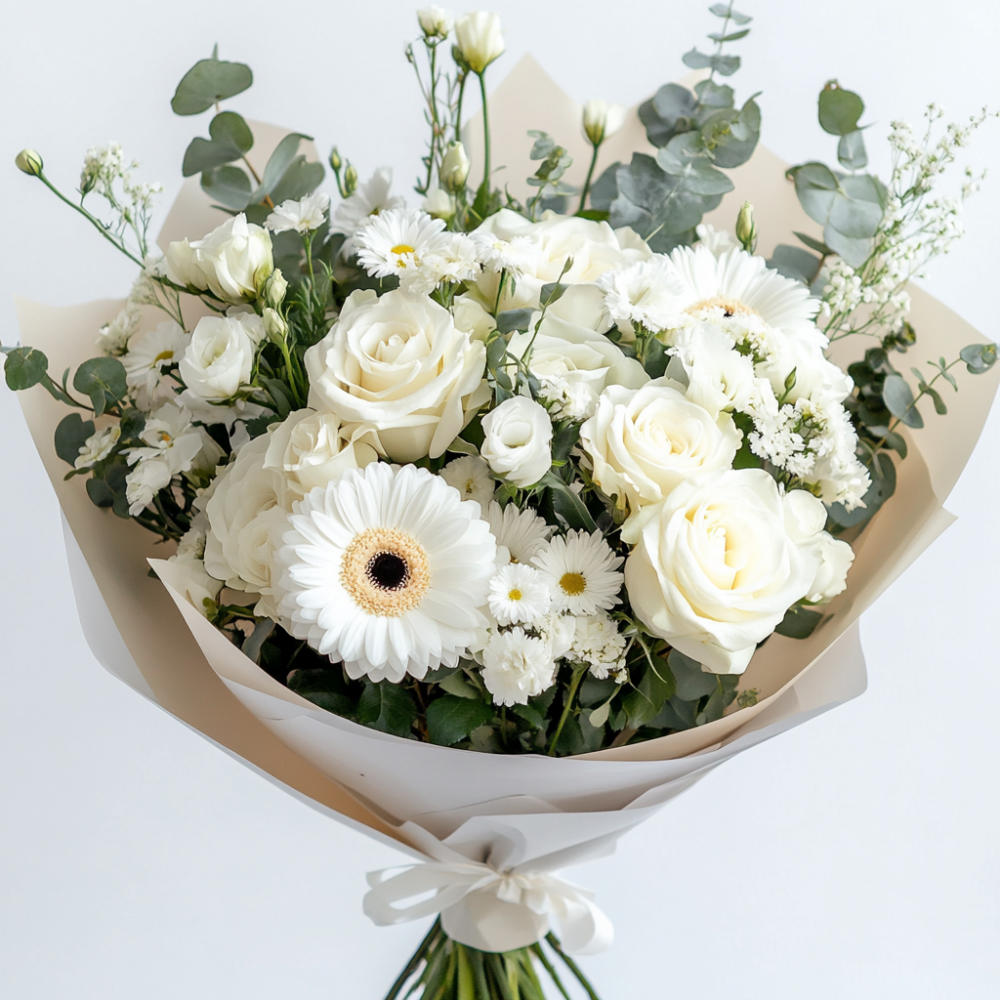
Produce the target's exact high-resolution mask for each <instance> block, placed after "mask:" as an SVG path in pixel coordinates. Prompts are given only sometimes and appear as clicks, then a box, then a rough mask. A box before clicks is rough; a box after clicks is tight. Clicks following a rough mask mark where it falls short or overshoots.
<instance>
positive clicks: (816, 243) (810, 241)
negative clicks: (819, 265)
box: [792, 232, 833, 257]
mask: <svg viewBox="0 0 1000 1000" xmlns="http://www.w3.org/2000/svg"><path fill="white" fill-rule="evenodd" d="M792 235H793V236H797V237H798V238H799V239H800V240H801V241H802V242H803V243H805V245H806V246H807V247H809V249H810V250H815V251H816V253H818V254H820V256H822V257H832V256H833V251H832V250H831V249H830V248H829V247H828V246H827V245H826V244H825V243H824V242H823V241H822V240H817V239H814V238H813V237H812V236H809V235H807V234H806V233H799V232H795V233H792Z"/></svg>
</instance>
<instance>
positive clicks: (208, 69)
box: [170, 55, 253, 115]
mask: <svg viewBox="0 0 1000 1000" xmlns="http://www.w3.org/2000/svg"><path fill="white" fill-rule="evenodd" d="M252 83H253V73H252V72H251V71H250V67H249V66H246V65H244V64H243V63H232V62H224V61H222V60H221V59H216V58H215V56H214V55H213V57H212V58H211V59H200V60H199V61H198V62H196V63H195V64H194V66H192V67H191V69H189V70H188V71H187V72H186V73H185V74H184V77H183V78H182V80H181V82H180V83H179V84H177V90H176V92H175V93H174V96H173V99H172V100H171V102H170V107H171V108H173V109H174V113H175V114H178V115H200V114H201V113H202V111H207V110H208V109H209V108H210V107H211V106H212V105H213V104H218V103H219V101H224V100H225V99H226V98H227V97H235V96H236V95H237V94H241V93H243V91H244V90H246V89H247V88H248V87H249V86H250V85H251V84H252Z"/></svg>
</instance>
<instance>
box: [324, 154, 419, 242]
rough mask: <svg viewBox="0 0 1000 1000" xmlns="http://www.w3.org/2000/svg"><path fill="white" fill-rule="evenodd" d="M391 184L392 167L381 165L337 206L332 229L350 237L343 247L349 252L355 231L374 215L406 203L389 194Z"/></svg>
mask: <svg viewBox="0 0 1000 1000" xmlns="http://www.w3.org/2000/svg"><path fill="white" fill-rule="evenodd" d="M391 188H392V167H379V168H378V169H377V170H376V171H375V173H374V174H372V176H371V178H370V179H369V180H367V181H365V182H364V184H362V185H361V186H360V187H359V188H358V189H357V191H355V192H354V194H352V195H351V196H350V197H349V198H345V199H344V200H343V201H342V202H341V203H340V204H339V205H338V206H337V207H336V209H335V210H334V212H333V216H332V217H331V219H330V231H331V232H334V233H343V234H344V235H345V236H347V237H348V239H347V241H346V242H345V243H344V247H343V250H342V251H341V252H342V253H343V254H344V255H345V256H347V255H348V254H350V252H351V251H352V250H353V249H354V239H353V237H354V234H355V233H356V232H357V231H358V230H359V229H360V228H361V227H362V226H365V225H367V224H368V222H369V220H370V217H371V216H373V215H379V214H381V213H382V212H388V211H390V210H391V209H395V208H403V207H404V206H405V204H406V202H405V201H404V200H403V198H401V197H400V196H399V195H390V194H389V191H390V189H391Z"/></svg>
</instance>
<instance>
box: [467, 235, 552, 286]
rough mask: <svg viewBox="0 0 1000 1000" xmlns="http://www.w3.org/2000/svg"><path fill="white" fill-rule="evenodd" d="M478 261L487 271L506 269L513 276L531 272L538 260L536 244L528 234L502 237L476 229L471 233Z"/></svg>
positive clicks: (517, 276) (516, 276)
mask: <svg viewBox="0 0 1000 1000" xmlns="http://www.w3.org/2000/svg"><path fill="white" fill-rule="evenodd" d="M472 241H473V243H475V246H476V257H477V258H478V260H479V263H480V264H482V265H483V267H484V268H486V269H487V270H489V271H495V272H497V273H499V272H500V271H506V272H507V273H508V274H509V275H511V276H512V277H514V278H519V277H520V276H521V275H522V274H524V273H525V272H533V271H534V269H535V265H536V264H537V262H538V246H537V245H536V243H535V241H534V240H533V239H531V237H530V236H512V237H511V238H510V239H502V238H501V237H499V236H497V234H496V233H490V232H486V231H485V230H476V232H474V233H473V234H472Z"/></svg>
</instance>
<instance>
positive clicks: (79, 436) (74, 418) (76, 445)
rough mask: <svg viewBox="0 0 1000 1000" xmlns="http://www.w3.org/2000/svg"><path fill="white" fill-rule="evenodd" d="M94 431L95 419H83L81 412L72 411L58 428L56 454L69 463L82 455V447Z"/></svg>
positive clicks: (73, 462) (72, 463)
mask: <svg viewBox="0 0 1000 1000" xmlns="http://www.w3.org/2000/svg"><path fill="white" fill-rule="evenodd" d="M93 433H94V421H93V420H86V421H85V420H83V418H82V417H81V416H80V414H79V413H70V414H68V415H67V416H65V417H63V418H62V420H60V421H59V426H58V427H57V428H56V434H55V443H56V454H57V455H58V456H59V457H60V458H61V459H62V460H63V461H64V462H67V463H68V464H69V465H74V464H75V463H76V460H77V459H78V458H79V457H80V449H81V448H82V447H83V445H84V443H85V442H86V440H87V438H89V437H90V436H91V435H92V434H93Z"/></svg>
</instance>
